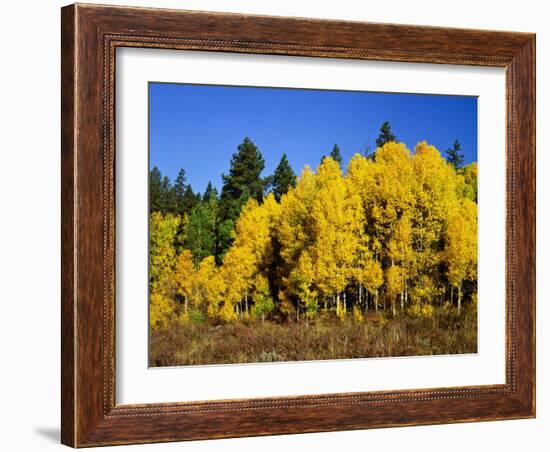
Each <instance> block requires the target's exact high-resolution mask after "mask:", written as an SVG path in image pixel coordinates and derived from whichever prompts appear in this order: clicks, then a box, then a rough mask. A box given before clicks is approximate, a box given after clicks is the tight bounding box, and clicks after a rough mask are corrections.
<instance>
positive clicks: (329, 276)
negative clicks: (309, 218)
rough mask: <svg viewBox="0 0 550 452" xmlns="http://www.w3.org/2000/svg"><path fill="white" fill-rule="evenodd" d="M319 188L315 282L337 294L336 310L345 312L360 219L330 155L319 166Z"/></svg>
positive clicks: (315, 208) (327, 292)
mask: <svg viewBox="0 0 550 452" xmlns="http://www.w3.org/2000/svg"><path fill="white" fill-rule="evenodd" d="M317 183H318V191H317V197H316V199H315V202H314V204H313V211H312V215H313V220H314V232H315V238H316V241H315V244H314V245H313V247H312V257H313V260H314V263H315V264H314V265H315V273H316V285H317V286H318V287H319V289H320V290H321V291H322V292H323V293H324V295H325V296H327V295H332V296H334V297H335V298H336V312H337V314H338V316H339V317H341V318H343V317H344V316H345V315H346V301H345V300H344V302H343V303H342V304H341V294H342V292H343V291H344V289H345V288H346V286H347V285H348V282H349V280H350V279H351V278H352V276H353V263H354V260H355V254H356V251H357V246H358V235H359V233H358V231H359V230H360V221H359V218H357V214H358V211H357V210H356V209H353V208H352V205H354V198H353V197H352V196H351V195H350V186H349V185H348V184H347V183H346V181H345V179H344V178H343V176H342V172H341V169H340V165H339V164H338V163H337V162H336V161H334V160H333V159H332V158H330V157H326V158H325V159H323V162H322V163H321V164H320V165H319V167H318V175H317Z"/></svg>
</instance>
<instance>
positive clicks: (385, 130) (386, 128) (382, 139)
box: [376, 121, 397, 148]
mask: <svg viewBox="0 0 550 452" xmlns="http://www.w3.org/2000/svg"><path fill="white" fill-rule="evenodd" d="M391 141H395V142H397V137H396V136H395V135H394V134H393V133H392V131H391V124H390V123H389V121H384V123H383V124H382V126H381V127H380V134H379V135H378V138H377V139H376V146H377V147H379V148H381V147H382V146H384V145H385V144H386V143H389V142H391Z"/></svg>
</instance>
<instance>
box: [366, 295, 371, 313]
mask: <svg viewBox="0 0 550 452" xmlns="http://www.w3.org/2000/svg"><path fill="white" fill-rule="evenodd" d="M369 296H370V294H369V291H368V290H365V312H369Z"/></svg>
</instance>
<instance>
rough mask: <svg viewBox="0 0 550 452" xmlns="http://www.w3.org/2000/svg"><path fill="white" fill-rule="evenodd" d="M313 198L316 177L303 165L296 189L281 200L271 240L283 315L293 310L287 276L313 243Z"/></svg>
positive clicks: (290, 283) (315, 190)
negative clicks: (275, 248)
mask: <svg viewBox="0 0 550 452" xmlns="http://www.w3.org/2000/svg"><path fill="white" fill-rule="evenodd" d="M316 196H317V175H316V174H315V173H314V172H313V171H312V170H311V169H310V167H309V166H305V167H304V169H303V171H302V173H301V175H300V176H299V177H298V178H297V183H296V187H293V188H290V189H289V190H288V192H287V193H286V194H284V195H283V196H282V197H281V203H280V209H279V221H278V223H277V228H276V230H275V234H274V238H275V240H276V241H277V243H278V245H279V248H280V251H279V254H280V257H281V260H282V262H281V263H279V265H278V268H277V274H276V278H277V283H278V285H279V286H280V289H279V292H278V299H279V310H280V311H281V313H283V314H284V315H286V316H289V315H290V314H291V312H292V311H293V307H292V299H293V298H294V296H295V293H294V288H293V285H292V282H291V278H290V273H291V271H292V270H293V269H294V268H295V267H296V265H297V263H298V260H299V258H300V256H301V254H302V252H303V251H304V250H305V249H307V248H308V247H309V246H311V245H312V244H313V243H314V242H315V233H314V230H313V217H312V210H313V203H314V201H315V199H316ZM297 309H299V305H298V307H297Z"/></svg>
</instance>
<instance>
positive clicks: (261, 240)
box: [224, 193, 279, 316]
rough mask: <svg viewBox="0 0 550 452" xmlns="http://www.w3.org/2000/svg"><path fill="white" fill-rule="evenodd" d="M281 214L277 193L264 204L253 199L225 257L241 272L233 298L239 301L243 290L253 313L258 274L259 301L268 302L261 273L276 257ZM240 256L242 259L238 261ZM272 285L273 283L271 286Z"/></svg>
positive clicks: (232, 291) (244, 213)
mask: <svg viewBox="0 0 550 452" xmlns="http://www.w3.org/2000/svg"><path fill="white" fill-rule="evenodd" d="M278 216H279V204H278V203H277V201H276V200H275V197H274V195H273V194H272V193H270V194H269V195H268V196H267V197H266V198H265V199H264V202H263V203H262V204H258V202H257V201H256V200H254V199H249V200H248V202H247V203H246V204H245V206H244V207H243V210H242V212H241V215H240V216H239V218H238V219H237V223H236V226H235V233H234V242H233V246H232V248H231V249H230V250H229V252H228V254H229V256H228V257H227V258H224V265H227V266H229V265H233V266H235V265H237V266H238V268H239V271H240V274H239V275H238V276H237V278H238V283H237V284H236V289H237V290H231V291H230V293H231V297H230V298H231V299H232V300H235V303H238V301H236V300H238V299H239V298H238V297H239V294H238V291H241V298H242V299H244V310H245V312H244V314H245V315H246V316H248V315H249V312H250V301H251V296H252V293H251V292H250V291H251V290H252V289H253V288H254V287H253V286H254V278H255V277H256V276H258V279H257V281H260V286H261V290H258V291H257V298H258V300H254V302H259V303H263V304H264V308H265V307H266V306H267V305H266V304H265V303H267V301H266V293H265V290H263V289H264V288H265V286H264V285H263V284H261V283H263V281H261V278H260V276H262V277H265V275H261V274H262V273H263V272H264V271H265V269H266V268H267V267H269V266H270V265H271V263H272V260H273V249H274V247H273V243H272V241H273V236H274V235H275V230H276V228H277V223H278ZM237 259H240V262H236V260H237ZM267 287H268V288H269V285H268V286H267Z"/></svg>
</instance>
